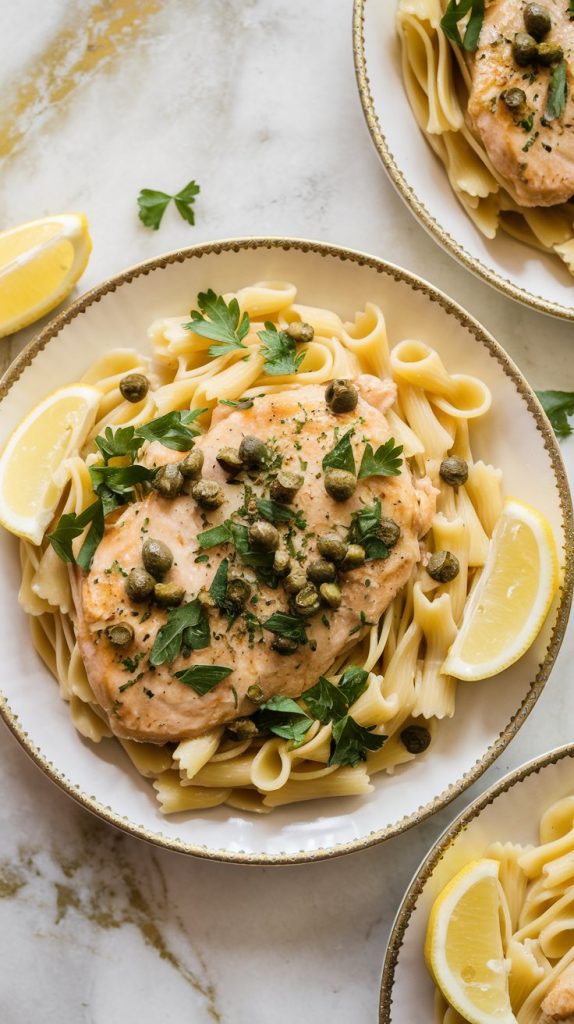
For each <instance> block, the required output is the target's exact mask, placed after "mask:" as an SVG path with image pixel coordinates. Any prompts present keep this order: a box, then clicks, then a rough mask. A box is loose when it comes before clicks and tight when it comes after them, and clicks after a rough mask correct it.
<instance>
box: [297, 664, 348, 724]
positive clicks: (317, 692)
mask: <svg viewBox="0 0 574 1024" xmlns="http://www.w3.org/2000/svg"><path fill="white" fill-rule="evenodd" d="M301 699H302V700H303V701H304V703H305V705H306V706H307V708H308V709H309V711H310V713H311V715H312V716H313V718H316V719H317V720H318V721H319V722H322V723H323V725H325V724H326V723H327V722H333V721H336V719H337V718H342V717H344V716H345V715H346V714H347V710H348V709H347V701H346V700H345V697H344V694H342V693H341V692H340V691H339V689H338V687H337V686H334V685H333V683H330V682H329V680H328V679H325V677H324V676H320V677H319V681H318V682H317V683H315V685H314V686H312V687H311V689H310V690H305V693H303V694H302V695H301Z"/></svg>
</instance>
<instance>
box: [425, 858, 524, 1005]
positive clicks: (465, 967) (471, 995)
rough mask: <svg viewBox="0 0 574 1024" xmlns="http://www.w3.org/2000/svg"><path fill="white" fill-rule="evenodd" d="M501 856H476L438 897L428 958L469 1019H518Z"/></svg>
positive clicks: (448, 995)
mask: <svg viewBox="0 0 574 1024" xmlns="http://www.w3.org/2000/svg"><path fill="white" fill-rule="evenodd" d="M499 868H500V864H499V862H498V861H496V860H487V859H485V860H475V861H472V862H471V863H470V864H467V865H466V867H464V868H463V869H462V871H459V873H458V874H457V875H455V877H454V878H453V879H451V881H450V882H449V883H448V885H446V886H445V888H444V889H443V890H442V892H441V893H440V895H439V896H438V897H437V899H436V900H435V902H434V905H433V908H432V911H431V915H430V918H429V923H428V928H427V935H426V942H425V959H426V961H427V965H428V968H429V970H430V972H431V974H432V976H433V978H434V980H435V982H436V984H437V985H438V987H439V988H440V990H441V992H442V994H443V995H444V997H445V999H446V1000H447V1001H448V1002H449V1003H450V1005H451V1006H452V1007H454V1009H455V1010H456V1011H457V1013H459V1014H460V1015H461V1017H464V1019H465V1021H469V1022H470V1024H516V1018H515V1016H514V1014H513V1012H512V1008H511V1006H510V997H509V994H508V971H507V965H506V963H505V959H504V951H503V947H502V935H501V931H500V896H499V883H498V871H499Z"/></svg>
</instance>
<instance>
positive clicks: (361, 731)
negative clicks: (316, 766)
mask: <svg viewBox="0 0 574 1024" xmlns="http://www.w3.org/2000/svg"><path fill="white" fill-rule="evenodd" d="M386 739H387V737H386V736H378V735H374V734H373V733H372V732H371V730H370V729H365V728H364V726H362V725H359V724H358V722H356V721H355V719H354V718H351V715H345V717H344V718H340V719H339V721H337V722H335V723H334V725H333V747H332V751H331V757H330V758H329V765H340V766H343V765H351V766H355V765H357V764H359V761H366V759H367V751H368V750H380V749H381V747H382V746H383V743H384V742H385V740H386Z"/></svg>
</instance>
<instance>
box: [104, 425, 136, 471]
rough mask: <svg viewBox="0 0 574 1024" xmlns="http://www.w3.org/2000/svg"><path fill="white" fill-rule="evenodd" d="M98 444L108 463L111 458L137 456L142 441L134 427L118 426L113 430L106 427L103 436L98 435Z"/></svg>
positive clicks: (132, 457)
mask: <svg viewBox="0 0 574 1024" xmlns="http://www.w3.org/2000/svg"><path fill="white" fill-rule="evenodd" d="M96 445H97V446H98V448H99V449H100V452H101V453H102V456H103V459H104V462H105V463H106V464H107V463H108V462H109V460H110V459H115V458H120V457H123V456H129V458H130V459H132V461H133V459H134V458H135V456H136V455H137V453H138V452H139V450H140V448H141V446H142V442H141V440H140V438H139V437H138V435H137V434H136V432H135V429H134V427H118V429H117V430H112V428H111V427H106V429H105V430H104V433H103V436H102V435H101V434H100V435H99V436H98V437H96Z"/></svg>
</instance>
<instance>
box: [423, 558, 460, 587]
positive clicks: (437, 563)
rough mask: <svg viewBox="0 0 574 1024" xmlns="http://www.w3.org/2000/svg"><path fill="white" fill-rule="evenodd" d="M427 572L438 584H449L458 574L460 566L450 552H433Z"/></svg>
mask: <svg viewBox="0 0 574 1024" xmlns="http://www.w3.org/2000/svg"><path fill="white" fill-rule="evenodd" d="M427 572H428V574H429V576H431V577H432V579H433V580H437V581H438V582H439V583H450V581H451V580H454V579H455V577H456V576H458V574H459V572H460V564H459V561H458V558H457V557H456V555H453V553H452V551H435V553H434V555H431V557H430V558H429V562H428V565H427Z"/></svg>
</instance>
